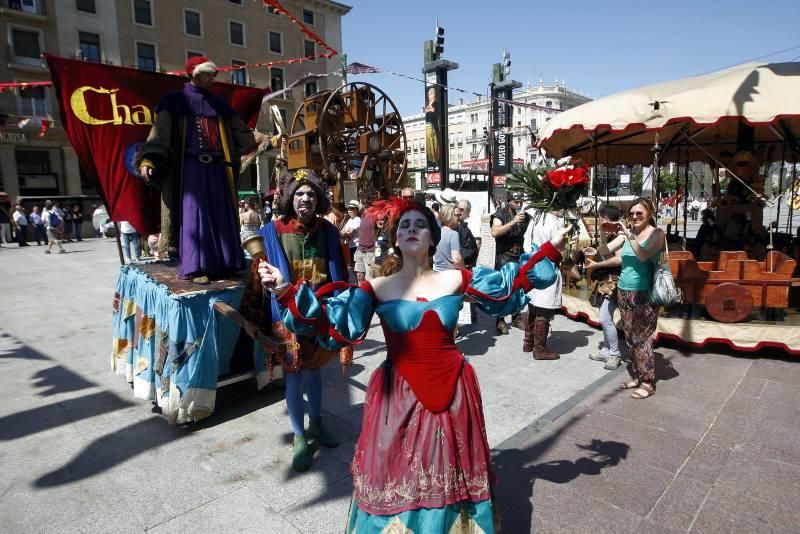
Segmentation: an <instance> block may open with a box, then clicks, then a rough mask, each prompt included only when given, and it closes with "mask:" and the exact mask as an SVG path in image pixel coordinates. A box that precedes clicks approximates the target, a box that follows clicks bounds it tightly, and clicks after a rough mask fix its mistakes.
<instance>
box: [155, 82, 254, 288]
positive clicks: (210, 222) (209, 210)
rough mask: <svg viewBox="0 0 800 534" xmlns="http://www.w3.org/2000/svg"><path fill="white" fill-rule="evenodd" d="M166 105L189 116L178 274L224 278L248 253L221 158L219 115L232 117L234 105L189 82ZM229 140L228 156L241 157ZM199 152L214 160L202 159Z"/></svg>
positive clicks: (170, 97) (228, 118)
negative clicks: (205, 160)
mask: <svg viewBox="0 0 800 534" xmlns="http://www.w3.org/2000/svg"><path fill="white" fill-rule="evenodd" d="M179 95H180V96H181V97H182V98H179ZM159 108H162V105H159ZM163 109H165V110H166V111H169V112H171V114H172V115H173V117H176V116H178V115H183V116H185V117H186V123H185V124H186V132H185V151H184V154H183V179H182V184H181V186H182V187H181V189H180V192H181V193H180V195H181V196H180V198H181V207H180V215H179V217H180V230H179V236H178V255H179V256H178V276H179V277H181V278H191V277H193V276H197V275H199V274H201V273H202V274H206V275H208V276H209V277H211V278H220V277H224V276H228V275H231V274H233V273H235V272H236V271H239V270H242V269H243V268H244V253H243V251H242V248H241V242H240V240H239V226H238V219H237V217H238V214H237V210H236V204H235V201H234V198H233V196H232V188H231V184H230V182H229V179H228V175H227V172H226V165H224V163H223V162H224V161H225V159H226V158H225V154H224V151H223V142H222V139H221V136H220V133H219V130H220V129H219V125H220V124H219V121H221V120H231V118H232V117H233V116H235V114H234V111H233V109H231V108H230V106H228V104H227V103H225V102H224V101H223V100H221V99H220V98H218V97H216V96H214V95H212V94H210V93H209V92H208V91H205V90H203V89H200V88H198V87H196V86H194V85H192V84H190V83H187V84H186V85H185V86H184V89H183V92H182V93H174V94H173V95H169V96H168V97H166V98H165V99H164V102H163ZM227 141H228V148H229V154H230V158H231V159H232V160H233V163H234V164H235V163H238V154H239V151H238V150H236V148H235V147H233V146H231V143H232V141H233V139H232V138H231V137H229V138H228V139H227ZM198 156H202V157H203V158H205V159H208V158H212V160H213V161H211V162H208V163H204V162H203V161H201V160H200V159H198ZM234 158H235V159H234ZM234 169H235V167H234ZM234 172H235V170H234Z"/></svg>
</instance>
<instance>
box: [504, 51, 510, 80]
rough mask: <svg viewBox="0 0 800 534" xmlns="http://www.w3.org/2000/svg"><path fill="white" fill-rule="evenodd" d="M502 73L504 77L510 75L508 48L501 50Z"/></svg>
mask: <svg viewBox="0 0 800 534" xmlns="http://www.w3.org/2000/svg"><path fill="white" fill-rule="evenodd" d="M503 75H504V76H505V77H506V78H510V77H511V52H509V51H508V50H504V51H503Z"/></svg>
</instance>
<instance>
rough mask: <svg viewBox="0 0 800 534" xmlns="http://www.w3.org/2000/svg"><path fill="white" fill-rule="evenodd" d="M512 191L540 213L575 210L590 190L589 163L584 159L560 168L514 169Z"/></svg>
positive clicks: (511, 181)
mask: <svg viewBox="0 0 800 534" xmlns="http://www.w3.org/2000/svg"><path fill="white" fill-rule="evenodd" d="M508 187H509V189H510V190H511V191H514V192H516V193H521V194H522V195H523V196H524V197H525V200H526V201H527V202H528V206H529V207H531V208H534V209H536V210H537V211H538V212H539V213H540V214H544V213H547V212H549V211H551V210H556V211H564V210H573V209H575V208H576V207H577V204H578V199H579V198H580V197H581V196H584V195H586V194H587V192H588V189H589V166H588V165H586V164H585V163H583V162H582V161H577V162H575V163H568V164H566V165H563V166H561V167H557V168H555V167H528V168H527V169H524V170H515V171H514V173H513V175H512V177H511V178H509V180H508Z"/></svg>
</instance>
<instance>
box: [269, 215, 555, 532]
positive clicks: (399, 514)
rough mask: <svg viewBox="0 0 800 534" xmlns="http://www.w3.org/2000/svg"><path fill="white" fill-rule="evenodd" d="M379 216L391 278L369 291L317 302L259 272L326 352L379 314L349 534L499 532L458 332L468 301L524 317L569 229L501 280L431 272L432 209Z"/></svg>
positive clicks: (362, 331)
mask: <svg viewBox="0 0 800 534" xmlns="http://www.w3.org/2000/svg"><path fill="white" fill-rule="evenodd" d="M374 209H376V210H385V211H388V212H389V213H390V215H391V221H392V230H391V235H392V244H393V246H394V250H395V254H396V255H395V256H392V257H391V258H390V259H387V260H386V261H387V262H389V265H386V266H385V270H388V272H390V273H391V274H388V276H384V277H380V278H377V279H375V280H373V281H372V282H364V284H362V285H361V286H360V287H347V288H346V287H345V284H343V283H339V284H329V285H328V286H323V287H322V288H320V289H319V290H318V291H317V292H316V293H315V292H314V291H312V290H311V289H310V288H309V287H308V286H307V285H305V284H303V283H302V282H301V283H297V284H294V285H292V284H290V283H289V282H288V281H286V279H285V278H284V277H283V276H282V275H281V273H280V270H278V269H277V268H275V267H273V266H271V265H269V264H267V263H262V264H261V265H260V267H259V274H260V276H261V281H262V285H263V286H264V287H265V288H266V289H268V290H270V291H271V292H273V293H274V294H277V295H279V296H278V297H277V301H278V302H279V304H280V305H281V307H282V312H281V314H282V317H283V320H284V324H285V326H286V328H287V329H289V330H291V331H294V332H297V333H298V334H305V335H309V334H314V335H316V338H317V340H318V341H319V343H320V344H321V345H323V346H326V347H328V348H331V349H335V348H339V347H342V346H345V345H350V344H356V343H358V342H359V341H360V340H361V339H363V338H364V336H365V335H366V333H367V330H368V328H369V325H370V321H371V319H372V316H373V314H374V313H377V314H378V316H379V317H380V320H381V326H382V327H383V330H384V333H385V336H386V344H387V354H388V356H387V359H386V362H385V363H384V364H383V365H382V366H381V367H379V368H378V369H376V371H375V372H374V373H373V375H372V377H371V378H370V381H369V384H368V386H367V394H366V398H365V401H364V417H363V421H362V427H361V434H360V436H359V438H358V442H357V444H356V451H355V455H354V457H353V462H352V465H351V471H352V474H353V485H354V502H353V506H352V510H351V513H350V517H349V519H348V525H347V529H348V531H349V532H358V533H361V534H363V533H368V532H384V531H386V529H387V528H388V529H389V530H390V531H392V532H394V531H395V530H394V529H397V530H396V531H397V532H406V531H410V532H453V531H458V532H460V531H461V530H459V529H464V531H469V532H480V531H483V532H495V531H497V530H499V519H498V517H497V514H496V510H495V507H494V504H493V502H492V486H493V484H494V472H493V468H492V460H491V456H490V449H489V444H488V441H487V438H486V425H485V422H484V417H483V403H482V401H481V393H480V388H479V386H478V380H477V377H476V375H475V371H474V369H473V368H472V366H471V365H470V364H469V362H467V361H466V359H465V358H464V355H463V354H461V352H460V351H459V350H458V348H457V347H456V344H455V340H454V337H453V332H454V330H455V327H456V323H457V319H458V312H459V310H460V309H461V306H462V303H463V301H464V298H465V297H467V298H469V299H471V300H473V301H475V302H477V304H478V306H480V307H481V308H482V309H483V310H484V311H486V312H487V313H489V314H491V315H495V316H503V315H509V314H511V313H512V312H516V311H518V310H520V309H521V308H523V307H524V306H525V305H526V304H527V297H526V295H525V293H526V292H527V291H529V290H530V289H532V288H534V287H536V288H544V287H547V286H549V285H550V284H552V283H553V282H554V281H555V280H556V272H555V270H556V266H555V265H556V264H557V263H558V262H559V261H560V259H561V254H560V253H559V251H558V249H557V247H558V246H560V245H561V243H562V242H563V239H564V235H565V233H566V232H567V231H568V229H565V231H564V232H563V233H561V234H559V236H557V238H556V239H554V240H553V242H551V243H545V244H544V245H543V246H542V248H541V249H539V250H538V251H536V252H534V253H533V254H532V255H531V254H526V255H524V256H523V257H522V261H521V262H520V263H509V264H506V265H504V266H503V267H502V268H501V269H500V270H499V271H495V270H492V269H487V268H483V267H478V268H476V269H475V270H474V271H473V272H469V271H465V270H450V271H444V272H434V271H433V270H432V269H431V264H430V257H431V254H432V253H433V251H434V249H435V246H436V244H437V242H438V240H439V236H440V229H439V226H438V224H437V223H436V220H435V219H434V217H433V214H432V212H431V211H430V210H429V209H427V208H425V207H424V206H422V205H420V204H417V203H413V202H407V201H400V200H395V201H392V202H391V203H384V204H383V205H379V206H376V207H375V208H374ZM385 272H386V271H385ZM342 289H345V290H344V291H342V292H341V293H339V294H338V295H337V296H335V297H334V296H332V295H333V292H334V291H339V290H342ZM476 527H479V528H480V529H481V530H478V529H477V528H476ZM405 529H407V530H405ZM470 529H472V530H470Z"/></svg>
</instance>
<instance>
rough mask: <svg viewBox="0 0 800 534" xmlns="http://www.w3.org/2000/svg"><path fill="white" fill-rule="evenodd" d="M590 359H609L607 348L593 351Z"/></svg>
mask: <svg viewBox="0 0 800 534" xmlns="http://www.w3.org/2000/svg"><path fill="white" fill-rule="evenodd" d="M589 359H590V360H594V361H596V362H605V361H608V354H606V352H605V349H603V350H601V351H599V352H593V353H591V354H590V355H589Z"/></svg>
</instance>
